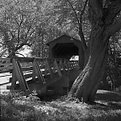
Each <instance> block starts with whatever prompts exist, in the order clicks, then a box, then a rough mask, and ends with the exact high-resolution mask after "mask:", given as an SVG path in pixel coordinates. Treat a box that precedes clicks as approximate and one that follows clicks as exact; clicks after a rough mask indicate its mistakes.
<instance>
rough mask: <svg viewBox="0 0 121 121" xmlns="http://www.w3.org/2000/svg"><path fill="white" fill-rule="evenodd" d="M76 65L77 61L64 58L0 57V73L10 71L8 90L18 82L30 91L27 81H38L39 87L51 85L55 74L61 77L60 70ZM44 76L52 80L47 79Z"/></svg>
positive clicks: (13, 87)
mask: <svg viewBox="0 0 121 121" xmlns="http://www.w3.org/2000/svg"><path fill="white" fill-rule="evenodd" d="M77 67H78V61H68V60H65V59H47V58H46V59H41V58H28V57H26V58H24V57H16V58H13V59H10V58H0V73H4V72H10V73H12V78H10V80H9V83H11V86H10V90H14V89H15V88H16V85H17V84H19V86H20V88H21V89H22V90H23V91H26V92H30V91H31V89H30V88H29V86H28V82H32V83H35V82H38V84H39V85H41V87H46V86H47V85H51V84H52V82H53V81H57V80H58V79H56V80H54V76H55V75H56V77H57V78H61V77H62V75H63V73H62V72H67V71H68V72H69V71H70V70H72V69H74V68H77ZM46 77H48V78H50V80H52V81H47V80H46ZM5 84H6V83H5ZM1 86H2V85H1Z"/></svg>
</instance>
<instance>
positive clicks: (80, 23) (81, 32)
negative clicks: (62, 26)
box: [79, 0, 88, 50]
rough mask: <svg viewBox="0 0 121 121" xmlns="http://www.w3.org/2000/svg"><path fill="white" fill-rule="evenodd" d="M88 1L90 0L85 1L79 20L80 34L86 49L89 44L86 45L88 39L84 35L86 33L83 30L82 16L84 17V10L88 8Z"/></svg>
mask: <svg viewBox="0 0 121 121" xmlns="http://www.w3.org/2000/svg"><path fill="white" fill-rule="evenodd" d="M87 3H88V0H86V1H85V3H84V7H83V9H82V11H81V14H80V21H79V36H80V38H81V40H82V45H83V49H84V50H85V49H86V48H87V45H86V41H85V37H84V33H83V31H82V17H83V14H84V11H85V9H86V5H87Z"/></svg>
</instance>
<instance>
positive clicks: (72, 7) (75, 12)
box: [66, 0, 80, 24]
mask: <svg viewBox="0 0 121 121" xmlns="http://www.w3.org/2000/svg"><path fill="white" fill-rule="evenodd" d="M66 1H67V2H68V3H69V5H70V6H71V8H72V10H73V12H74V14H75V17H76V20H77V22H78V24H79V23H80V22H79V19H78V15H77V13H76V10H75V9H74V7H73V5H72V4H71V2H70V1H69V0H66Z"/></svg>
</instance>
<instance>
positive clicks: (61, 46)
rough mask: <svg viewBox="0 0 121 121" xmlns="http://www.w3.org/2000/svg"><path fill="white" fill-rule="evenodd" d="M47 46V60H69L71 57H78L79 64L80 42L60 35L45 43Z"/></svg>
mask: <svg viewBox="0 0 121 121" xmlns="http://www.w3.org/2000/svg"><path fill="white" fill-rule="evenodd" d="M47 45H48V46H49V58H63V59H70V58H71V57H72V56H77V55H78V56H79V62H80V59H81V52H82V51H81V46H82V45H81V41H80V40H78V39H75V38H73V37H70V36H68V35H62V36H60V37H58V38H56V39H54V40H52V41H50V42H48V43H47Z"/></svg>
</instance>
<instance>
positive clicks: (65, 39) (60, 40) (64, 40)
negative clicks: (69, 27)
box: [47, 34, 81, 46]
mask: <svg viewBox="0 0 121 121" xmlns="http://www.w3.org/2000/svg"><path fill="white" fill-rule="evenodd" d="M53 43H80V44H81V40H79V39H75V38H73V37H71V36H69V35H66V34H64V35H62V36H60V37H57V38H56V39H54V40H51V41H50V42H48V43H47V45H48V46H50V45H51V44H53Z"/></svg>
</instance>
